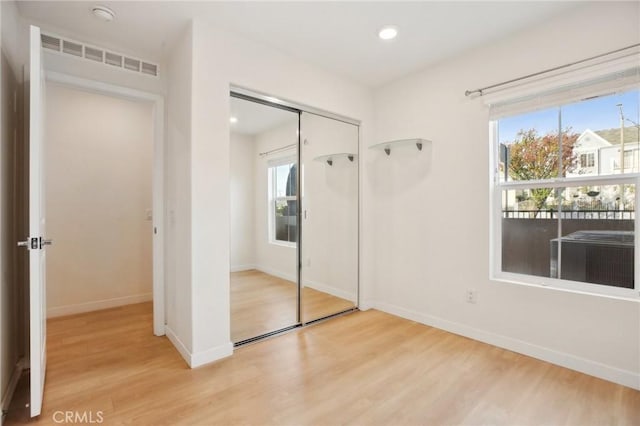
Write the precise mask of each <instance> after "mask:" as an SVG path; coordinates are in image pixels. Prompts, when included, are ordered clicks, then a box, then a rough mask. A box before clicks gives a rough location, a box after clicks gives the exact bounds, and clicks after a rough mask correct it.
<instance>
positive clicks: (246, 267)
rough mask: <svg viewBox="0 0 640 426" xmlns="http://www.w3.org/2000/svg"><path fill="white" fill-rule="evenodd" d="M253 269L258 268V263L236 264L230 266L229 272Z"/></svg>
mask: <svg viewBox="0 0 640 426" xmlns="http://www.w3.org/2000/svg"><path fill="white" fill-rule="evenodd" d="M252 269H256V265H253V264H247V265H235V266H231V267H230V268H229V272H243V271H250V270H252Z"/></svg>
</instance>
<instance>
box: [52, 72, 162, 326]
mask: <svg viewBox="0 0 640 426" xmlns="http://www.w3.org/2000/svg"><path fill="white" fill-rule="evenodd" d="M46 94H47V96H46V100H45V102H46V104H45V108H46V110H45V111H46V112H45V113H46V134H47V147H46V148H47V149H46V150H45V164H46V169H45V173H46V178H45V182H46V211H47V234H48V236H49V237H50V238H52V239H53V240H54V244H55V245H54V246H52V248H51V250H49V253H48V255H47V311H48V316H50V317H51V316H59V315H69V314H73V313H78V312H86V311H91V310H96V309H104V308H107V307H111V306H117V305H124V304H128V303H138V302H142V301H147V300H151V294H152V291H151V287H152V281H153V279H152V249H151V239H152V225H151V218H150V217H147V214H151V208H152V191H151V182H152V178H151V170H152V154H153V134H152V128H153V117H152V105H151V103H144V102H135V101H130V100H126V99H120V98H115V97H111V96H105V95H100V94H94V93H90V92H85V91H81V90H77V89H73V88H69V87H65V86H61V85H57V84H48V85H47V91H46Z"/></svg>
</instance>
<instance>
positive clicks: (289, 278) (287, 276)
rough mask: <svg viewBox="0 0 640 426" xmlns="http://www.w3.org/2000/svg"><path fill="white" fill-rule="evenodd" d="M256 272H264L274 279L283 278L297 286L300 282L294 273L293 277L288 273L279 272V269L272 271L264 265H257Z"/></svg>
mask: <svg viewBox="0 0 640 426" xmlns="http://www.w3.org/2000/svg"><path fill="white" fill-rule="evenodd" d="M255 269H256V270H258V271H260V272H264V273H265V274H267V275H273V276H274V277H278V278H282V279H283V280H287V281H292V282H293V284H295V283H296V282H297V281H298V278H297V276H296V274H295V272H294V274H293V275H290V274H287V273H286V272H282V271H278V270H277V269H272V268H269V267H266V266H262V265H256V267H255Z"/></svg>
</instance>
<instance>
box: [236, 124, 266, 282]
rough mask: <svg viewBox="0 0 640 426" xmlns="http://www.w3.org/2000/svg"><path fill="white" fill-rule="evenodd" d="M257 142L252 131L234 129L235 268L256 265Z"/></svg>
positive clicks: (250, 267) (239, 269) (248, 267)
mask: <svg viewBox="0 0 640 426" xmlns="http://www.w3.org/2000/svg"><path fill="white" fill-rule="evenodd" d="M254 145H255V143H254V140H253V137H252V136H250V135H243V134H239V133H231V147H230V150H231V154H230V172H231V177H230V179H231V199H230V200H231V218H230V226H231V238H230V250H231V252H230V257H231V271H242V270H247V269H252V268H254V267H255V264H256V253H255V251H256V250H255V216H256V215H255V207H256V204H255V195H254V194H255V187H256V184H259V182H256V174H255V166H254V163H255V156H256V154H255V146H254Z"/></svg>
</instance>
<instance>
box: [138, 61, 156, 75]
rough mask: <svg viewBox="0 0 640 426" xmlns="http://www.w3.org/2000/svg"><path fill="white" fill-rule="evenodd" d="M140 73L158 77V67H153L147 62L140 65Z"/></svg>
mask: <svg viewBox="0 0 640 426" xmlns="http://www.w3.org/2000/svg"><path fill="white" fill-rule="evenodd" d="M142 73H143V74H149V75H155V76H157V75H158V66H157V65H153V64H149V63H147V62H143V63H142Z"/></svg>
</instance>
